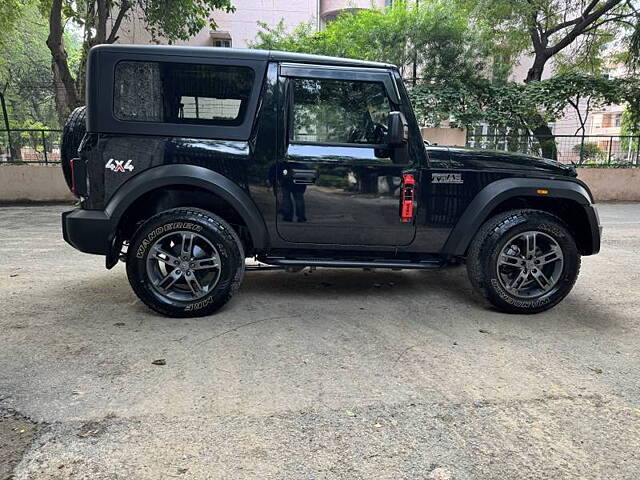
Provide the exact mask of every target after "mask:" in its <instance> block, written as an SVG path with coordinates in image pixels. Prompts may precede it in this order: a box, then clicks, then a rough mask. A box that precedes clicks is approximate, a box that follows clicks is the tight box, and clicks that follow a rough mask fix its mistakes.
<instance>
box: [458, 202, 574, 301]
mask: <svg viewBox="0 0 640 480" xmlns="http://www.w3.org/2000/svg"><path fill="white" fill-rule="evenodd" d="M467 269H468V273H469V279H470V280H471V283H472V284H473V286H474V288H475V289H476V290H477V291H478V292H479V293H480V294H481V295H482V296H484V297H485V298H486V299H487V300H489V301H490V302H491V303H492V304H493V305H495V306H496V307H498V308H499V309H500V310H503V311H505V312H510V313H537V312H542V311H544V310H547V309H549V308H551V307H553V306H554V305H556V304H557V303H558V302H560V301H561V300H562V299H563V298H564V297H565V296H566V295H567V294H568V293H569V292H570V291H571V288H572V287H573V285H574V283H575V281H576V278H577V276H578V272H579V271H580V254H579V252H578V249H577V247H576V244H575V241H574V239H573V237H572V235H571V233H570V232H569V230H568V228H567V226H566V225H565V224H564V222H563V221H562V220H561V219H559V218H558V217H556V216H554V215H552V214H550V213H547V212H543V211H538V210H516V211H510V212H505V213H502V214H499V215H497V216H496V217H494V218H492V219H490V220H489V221H487V222H486V223H485V224H484V225H483V226H482V227H481V229H480V230H479V231H478V233H477V234H476V236H475V238H474V240H473V242H472V244H471V247H470V249H469V254H468V256H467Z"/></svg>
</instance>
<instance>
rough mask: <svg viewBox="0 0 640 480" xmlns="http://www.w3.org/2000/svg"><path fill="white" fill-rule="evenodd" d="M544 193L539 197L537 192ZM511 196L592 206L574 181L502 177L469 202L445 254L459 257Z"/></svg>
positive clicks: (451, 236)
mask: <svg viewBox="0 0 640 480" xmlns="http://www.w3.org/2000/svg"><path fill="white" fill-rule="evenodd" d="M540 189H541V190H547V191H548V193H547V194H546V195H541V194H539V193H538V192H537V190H540ZM513 197H544V198H563V199H567V200H572V201H575V202H577V203H578V204H580V205H583V206H589V205H590V204H591V203H592V197H591V194H590V192H589V190H588V189H587V188H586V187H585V186H584V185H583V184H581V183H578V182H577V181H565V180H547V179H543V178H504V179H502V180H496V181H495V182H492V183H490V184H489V185H487V186H486V187H484V188H483V189H482V190H480V192H478V194H477V195H476V196H475V197H474V198H473V200H471V203H470V204H469V205H468V206H467V208H466V209H465V211H464V213H463V214H462V216H461V217H460V219H459V220H458V222H457V223H456V225H455V227H454V228H453V230H451V233H450V234H449V237H448V238H447V241H446V242H445V244H444V247H443V248H442V253H443V254H444V255H452V256H462V255H464V254H465V252H466V251H467V248H468V247H469V245H470V244H471V240H473V237H474V236H475V234H476V232H477V231H478V229H479V228H480V227H481V226H482V224H483V223H484V222H485V221H486V220H487V219H488V218H489V215H490V214H491V212H492V211H493V209H494V208H495V207H497V206H498V205H499V204H500V203H502V202H504V201H505V200H508V199H509V198H513Z"/></svg>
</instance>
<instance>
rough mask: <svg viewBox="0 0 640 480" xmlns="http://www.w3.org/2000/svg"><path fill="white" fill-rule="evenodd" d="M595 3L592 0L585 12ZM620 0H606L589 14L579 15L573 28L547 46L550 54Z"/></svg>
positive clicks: (569, 42) (558, 49)
mask: <svg viewBox="0 0 640 480" xmlns="http://www.w3.org/2000/svg"><path fill="white" fill-rule="evenodd" d="M594 2H595V3H597V1H596V0H593V1H592V2H591V3H590V4H589V6H588V7H587V9H585V13H586V12H587V11H588V9H590V8H593V4H594ZM620 3H622V0H608V1H607V2H606V3H605V4H604V5H603V6H602V7H600V8H599V9H598V10H595V11H593V12H591V13H589V14H586V15H585V14H584V13H583V15H582V17H580V20H581V21H580V22H579V23H577V24H576V25H575V26H574V27H573V29H571V31H570V32H569V33H567V34H566V35H565V36H564V37H563V38H562V39H561V40H560V41H559V42H558V43H556V44H555V45H554V46H553V47H549V48H548V49H547V50H548V52H549V54H550V55H555V54H556V53H558V52H559V51H560V50H562V49H563V48H565V47H567V46H568V45H570V44H571V43H572V42H573V41H574V40H575V39H576V38H578V36H580V35H581V34H582V33H584V31H585V29H587V28H588V27H589V26H590V25H591V24H592V23H594V22H596V21H597V20H598V19H599V18H601V17H602V16H604V15H605V14H606V13H607V12H609V11H611V10H612V9H613V8H615V7H617V6H618V5H619V4H620Z"/></svg>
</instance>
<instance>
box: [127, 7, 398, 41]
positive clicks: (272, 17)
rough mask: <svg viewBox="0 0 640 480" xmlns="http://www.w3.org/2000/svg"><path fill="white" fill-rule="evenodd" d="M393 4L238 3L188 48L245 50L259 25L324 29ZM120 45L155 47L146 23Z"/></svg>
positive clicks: (132, 27)
mask: <svg viewBox="0 0 640 480" xmlns="http://www.w3.org/2000/svg"><path fill="white" fill-rule="evenodd" d="M390 3H391V0H373V1H372V0H234V1H233V5H234V6H235V8H236V11H235V12H234V13H225V12H216V13H215V16H214V18H215V21H216V23H217V24H218V27H217V28H216V30H211V29H210V28H208V27H207V28H204V29H203V30H202V31H201V32H199V33H198V34H197V35H196V36H195V37H193V38H192V39H190V40H189V41H188V42H183V43H184V44H187V45H194V46H215V47H238V48H244V47H246V46H247V44H248V43H250V42H252V41H253V40H255V38H256V34H257V33H258V22H263V23H266V24H267V25H269V26H272V27H273V26H276V25H277V24H278V22H280V20H284V22H285V24H286V25H287V26H290V27H291V28H293V27H295V26H296V25H298V24H300V23H309V22H311V23H313V24H314V25H315V27H316V28H317V29H321V28H322V27H323V25H324V24H325V23H326V22H330V21H331V20H333V19H335V18H336V16H337V15H338V14H339V13H340V12H343V11H346V10H357V9H365V8H371V7H377V8H382V7H384V6H385V5H389V4H390ZM119 42H120V43H151V36H150V35H149V33H148V32H147V31H146V29H145V26H144V23H143V22H141V21H139V20H135V19H133V20H131V21H130V22H129V23H128V24H127V25H123V27H122V33H121V35H120V39H119Z"/></svg>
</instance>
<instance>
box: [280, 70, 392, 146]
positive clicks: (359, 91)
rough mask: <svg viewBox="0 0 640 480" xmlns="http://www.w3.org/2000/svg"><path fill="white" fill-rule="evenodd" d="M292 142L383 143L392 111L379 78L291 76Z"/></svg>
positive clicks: (290, 129)
mask: <svg viewBox="0 0 640 480" xmlns="http://www.w3.org/2000/svg"><path fill="white" fill-rule="evenodd" d="M290 82H291V84H292V85H291V86H292V89H293V94H292V102H293V105H292V108H291V114H292V118H291V120H290V122H291V123H290V126H289V127H290V128H289V131H290V135H289V137H290V138H289V140H290V141H291V142H293V143H319V144H354V145H358V144H360V145H381V144H383V143H384V142H385V135H386V131H387V117H388V116H389V112H390V111H391V107H390V102H389V99H388V98H387V94H386V91H385V88H384V85H383V84H382V83H380V82H360V81H345V80H324V79H323V80H318V79H307V78H291V79H290Z"/></svg>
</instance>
